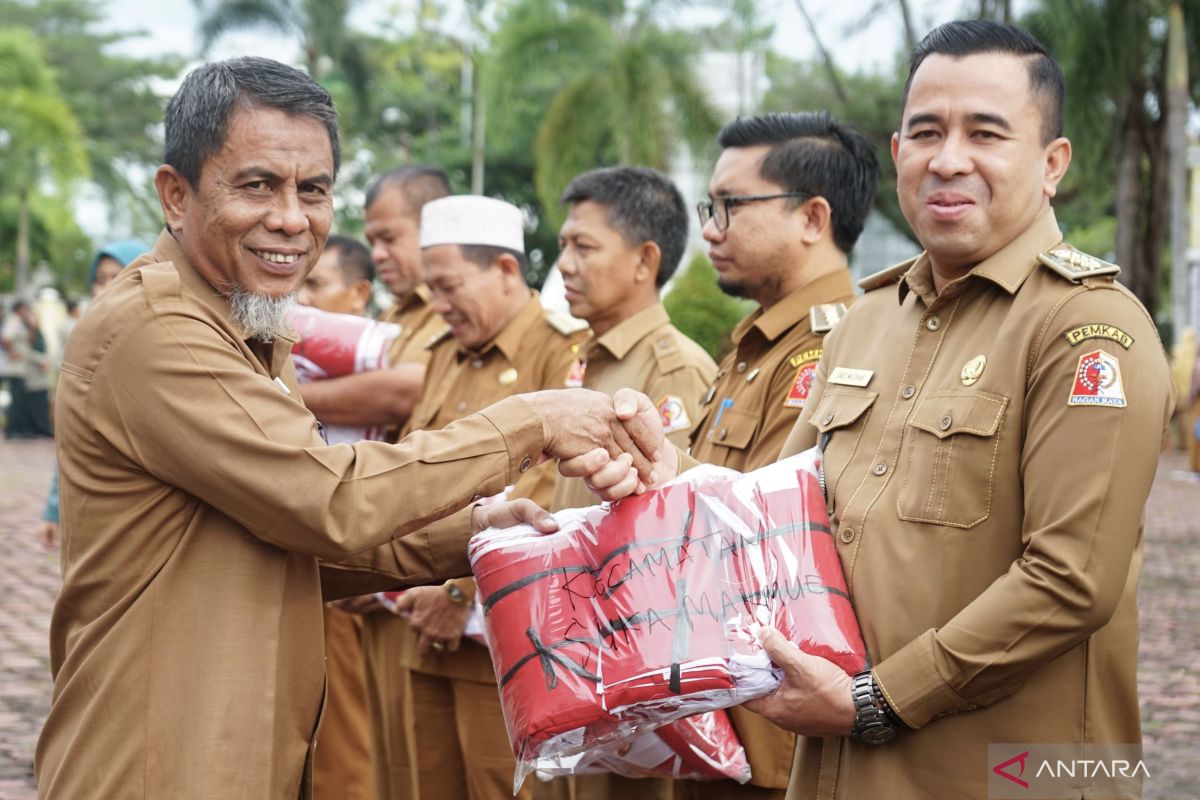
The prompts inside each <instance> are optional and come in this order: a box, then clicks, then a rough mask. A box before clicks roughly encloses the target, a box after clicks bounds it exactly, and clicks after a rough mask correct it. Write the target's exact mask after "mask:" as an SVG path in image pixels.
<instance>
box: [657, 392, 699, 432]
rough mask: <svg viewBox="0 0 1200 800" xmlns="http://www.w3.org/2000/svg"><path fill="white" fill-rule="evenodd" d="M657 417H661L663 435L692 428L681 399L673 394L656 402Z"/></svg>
mask: <svg viewBox="0 0 1200 800" xmlns="http://www.w3.org/2000/svg"><path fill="white" fill-rule="evenodd" d="M658 415H659V416H660V417H662V425H663V433H675V432H676V431H684V430H688V429H689V428H691V427H692V421H691V420H690V419H688V413H687V406H685V405H684V404H683V398H681V397H677V396H675V395H673V394H669V395H667V396H666V397H664V398H663V399H661V400H659V401H658Z"/></svg>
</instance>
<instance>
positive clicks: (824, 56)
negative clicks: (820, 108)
mask: <svg viewBox="0 0 1200 800" xmlns="http://www.w3.org/2000/svg"><path fill="white" fill-rule="evenodd" d="M796 8H798V9H800V16H802V17H804V24H805V25H807V26H808V33H809V35H810V36H812V40H813V44H815V45H816V46H817V53H818V54H820V56H821V63H823V64H824V65H825V74H826V75H827V76H828V78H829V85H830V86H832V87H833V92H834V94H836V95H837V96H838V100H841V101H842V103H846V102H848V99H849V98H847V96H846V89H845V88H844V87H843V86H842V79H841V78H839V77H838V73H837V67H835V66H834V64H833V57H832V56H830V55H829V51H828V50H826V49H825V43H824V42H822V41H821V35H820V34H819V33H817V26H816V25H815V24H814V23H813V20H812V17H810V16H809V15H808V9H806V8H805V7H804V0H796Z"/></svg>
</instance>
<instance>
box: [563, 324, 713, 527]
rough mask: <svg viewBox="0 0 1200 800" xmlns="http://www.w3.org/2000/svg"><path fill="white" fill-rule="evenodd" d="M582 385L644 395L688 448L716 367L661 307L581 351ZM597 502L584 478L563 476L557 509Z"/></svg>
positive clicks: (668, 431)
mask: <svg viewBox="0 0 1200 800" xmlns="http://www.w3.org/2000/svg"><path fill="white" fill-rule="evenodd" d="M581 352H582V353H583V354H584V362H585V365H586V372H585V373H584V376H583V385H584V387H586V388H588V389H595V390H596V391H598V392H604V393H605V394H609V395H611V394H615V393H616V392H617V390H618V389H623V388H626V387H629V388H632V389H637V390H638V391H640V392H644V393H645V394H646V395H647V396H648V397H649V398H650V401H651V402H652V403H654V404H655V405H656V406H658V410H659V413H660V414H661V415H662V418H663V430H664V431H666V434H667V438H668V439H669V440H671V441H672V442H673V443H674V444H676V445H677V446H680V447H685V446H686V445H687V440H688V436H689V434H690V432H691V428H692V422H693V421H695V420H698V419H699V418H700V398H701V397H702V396H703V394H704V391H705V389H707V388H708V385H709V384H710V383H711V382H712V380H713V378H714V377H715V376H716V374H717V365H716V363H714V362H713V360H712V358H711V357H710V356H709V355H708V353H706V352H705V351H704V348H702V347H701V346H700V345H698V344H696V343H695V342H693V341H692V340H691V339H689V338H687V337H686V336H684V335H683V334H682V333H680V332H679V330H678V329H677V328H676V327H675V326H674V325H672V324H671V320H670V318H669V317H668V316H667V310H666V309H665V308H663V305H662V303H655V304H654V305H653V306H651V307H649V308H647V309H644V310H642V311H639V312H638V313H637V314H634V315H633V316H632V317H630V318H629V319H627V320H625V321H624V322H622V323H621V324H619V325H617V326H616V327H614V328H613V329H612V330H610V331H608V332H607V333H605V334H604V335H603V336H599V337H594V338H592V339H590V340H588V342H586V343H585V344H584V346H583V347H582V348H581ZM596 503H597V500H596V496H595V495H594V494H592V492H591V490H589V489H588V488H587V486H586V485H584V482H583V480H582V479H580V478H564V477H561V476H560V477H559V478H558V486H557V488H556V489H555V493H554V502H553V504H552V510H558V509H561V508H582V507H585V506H592V505H595V504H596Z"/></svg>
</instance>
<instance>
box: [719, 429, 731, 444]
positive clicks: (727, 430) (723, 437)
mask: <svg viewBox="0 0 1200 800" xmlns="http://www.w3.org/2000/svg"><path fill="white" fill-rule="evenodd" d="M727 433H729V428H721V432H720V433H718V434H717V438H718V439H720V440H721V441H725V434H727Z"/></svg>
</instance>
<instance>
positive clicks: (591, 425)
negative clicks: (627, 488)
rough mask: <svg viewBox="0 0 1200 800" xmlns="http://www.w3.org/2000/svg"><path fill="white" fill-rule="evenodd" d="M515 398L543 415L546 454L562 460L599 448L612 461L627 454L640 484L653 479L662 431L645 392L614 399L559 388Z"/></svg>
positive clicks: (621, 392) (625, 392) (621, 394)
mask: <svg viewBox="0 0 1200 800" xmlns="http://www.w3.org/2000/svg"><path fill="white" fill-rule="evenodd" d="M519 397H520V398H521V399H522V400H524V401H525V402H526V403H528V404H529V405H530V406H531V407H532V408H533V410H534V412H535V413H536V414H537V415H538V416H539V417H541V418H542V426H543V431H544V433H543V436H544V440H545V445H544V450H545V453H546V454H547V455H549V456H551V457H553V458H557V459H559V460H564V461H565V460H569V459H573V458H576V457H578V456H584V455H586V454H588V453H590V452H591V451H593V450H597V449H600V450H603V451H605V452H606V453H607V454H608V458H609V460H610V461H613V462H616V461H617V460H618V459H620V457H621V455H622V454H623V453H625V454H628V456H629V461H628V466H632V468H633V469H634V470H635V471H636V472H637V476H638V480H639V482H640V483H641V484H642V485H643V486H649V485H651V484H653V483H655V482H656V480H657V478H658V476H657V475H656V473H655V470H654V468H655V457H656V456H657V455H658V454H659V452H660V451H661V450H662V448H663V441H664V434H663V428H662V418H661V417H660V416H659V413H658V409H656V408H655V407H654V404H653V403H651V402H650V398H648V397H646V395H644V394H642V393H641V392H635V391H634V390H632V389H621V390H619V391H618V392H617V393H616V395H614V396H613V397H609V396H608V395H606V394H604V393H602V392H594V391H591V390H590V389H558V390H550V391H541V392H532V393H530V394H523V395H519ZM628 466H627V467H626V469H628Z"/></svg>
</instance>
